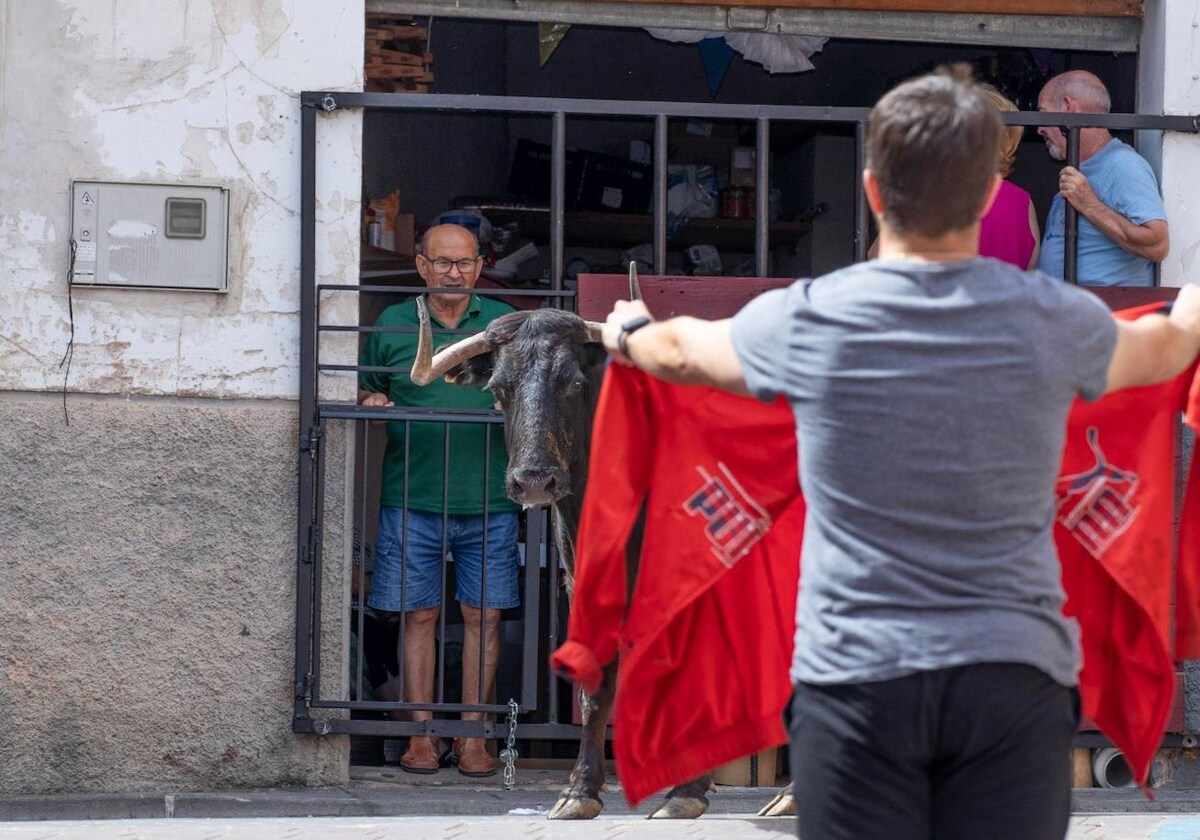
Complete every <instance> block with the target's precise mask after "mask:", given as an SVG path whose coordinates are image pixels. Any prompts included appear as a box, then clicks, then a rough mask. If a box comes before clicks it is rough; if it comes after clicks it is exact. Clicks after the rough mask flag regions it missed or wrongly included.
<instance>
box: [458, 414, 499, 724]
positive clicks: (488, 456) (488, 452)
mask: <svg viewBox="0 0 1200 840" xmlns="http://www.w3.org/2000/svg"><path fill="white" fill-rule="evenodd" d="M446 437H447V438H449V437H450V435H449V429H447V435H446ZM491 478H492V430H491V428H490V427H488V426H484V427H483V563H482V567H483V568H482V571H481V574H480V575H479V667H478V671H479V673H478V675H477V682H476V688H475V697H476V698H477V699H478V700H479V702H481V703H482V702H485V701H486V700H488V699H489V698H488V697H485V696H484V693H483V685H484V680H483V675H484V673H485V671H486V670H487V668H486V665H487V652H488V651H487V626H488V622H487V618H488V596H487V592H488V588H487V579H488V556H489V554H490V551H489V549H490V548H491V539H490V538H491V532H490V531H489V530H488V521H489V519H490V515H491V506H490V505H489V504H488V500H489V498H490V496H489V491H490V489H491V488H489V487H488V482H489V481H490V480H491ZM497 629H499V628H497ZM466 641H467V640H466V625H464V630H463V650H466V649H467V645H466ZM500 647H501V645H499V644H497V650H496V667H497V670H498V669H499V667H500V665H499V660H500ZM466 684H467V672H466V669H465V668H464V669H463V685H464V686H465V685H466Z"/></svg>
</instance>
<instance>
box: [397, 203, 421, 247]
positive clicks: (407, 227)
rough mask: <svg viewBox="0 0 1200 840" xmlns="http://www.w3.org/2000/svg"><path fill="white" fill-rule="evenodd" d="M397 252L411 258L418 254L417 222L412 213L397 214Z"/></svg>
mask: <svg viewBox="0 0 1200 840" xmlns="http://www.w3.org/2000/svg"><path fill="white" fill-rule="evenodd" d="M395 226H396V241H395V251H396V253H398V254H404V255H406V256H409V257H411V256H412V255H413V254H415V253H417V248H416V244H417V243H416V221H415V217H414V216H413V214H412V213H397V214H396V216H395Z"/></svg>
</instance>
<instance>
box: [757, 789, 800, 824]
mask: <svg viewBox="0 0 1200 840" xmlns="http://www.w3.org/2000/svg"><path fill="white" fill-rule="evenodd" d="M758 816H760V817H794V816H796V797H795V796H793V795H792V786H791V785H788V786H787V787H785V788H784V789H783V790H781V791H779V793H777V794H775V798H774V799H772V800H771V801H770V802H768V803H767V804H766V805H764V806H763V808H762V810H761V811H759V812H758Z"/></svg>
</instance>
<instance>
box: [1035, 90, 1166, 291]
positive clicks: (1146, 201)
mask: <svg viewBox="0 0 1200 840" xmlns="http://www.w3.org/2000/svg"><path fill="white" fill-rule="evenodd" d="M1110 107H1111V104H1110V101H1109V96H1108V90H1107V89H1106V88H1105V87H1104V83H1103V82H1101V81H1100V79H1098V78H1097V77H1096V76H1094V75H1093V74H1091V73H1088V72H1087V71H1085V70H1072V71H1070V72H1068V73H1063V74H1061V75H1058V76H1055V77H1054V78H1052V79H1051V80H1050V81H1048V82H1047V83H1046V85H1045V87H1043V88H1042V92H1041V95H1039V96H1038V110H1039V111H1044V112H1046V113H1052V114H1055V113H1071V114H1107V113H1108V111H1109V108H1110ZM1038 134H1040V135H1041V137H1042V139H1043V140H1045V142H1046V146H1047V148H1048V149H1049V151H1050V157H1052V158H1054V159H1055V160H1066V158H1067V139H1066V137H1065V136H1064V135H1063V132H1062V131H1061V130H1060V129H1059V128H1056V127H1053V126H1042V127H1041V128H1039V129H1038ZM1064 201H1069V202H1070V203H1071V206H1072V207H1074V208H1075V209H1076V210H1078V211H1079V238H1078V244H1079V251H1078V254H1079V261H1078V279H1079V282H1080V283H1081V284H1083V285H1088V286H1152V285H1154V263H1157V262H1161V261H1162V260H1163V258H1164V257H1166V255H1167V248H1168V245H1169V235H1168V230H1167V214H1166V210H1165V209H1164V208H1163V201H1162V196H1161V194H1160V193H1159V190H1158V182H1157V181H1156V180H1155V178H1154V172H1153V170H1151V169H1150V164H1148V163H1147V162H1146V161H1145V159H1143V158H1142V157H1141V155H1139V154H1138V153H1137V152H1136V151H1134V149H1133V148H1132V147H1130V146H1129V145H1127V144H1125V143H1122V142H1121V141H1120V140H1118V139H1116V138H1115V137H1113V136H1112V135H1111V134H1110V133H1109V132H1108V130H1107V129H1104V128H1084V129H1081V131H1080V136H1079V168H1078V169H1076V168H1075V167H1073V166H1065V167H1063V170H1062V172H1061V174H1060V175H1059V180H1058V194H1057V195H1055V196H1054V200H1053V201H1052V202H1051V204H1050V214H1049V216H1048V217H1047V219H1046V232H1045V235H1044V236H1043V237H1042V249H1041V257H1040V259H1039V261H1038V268H1040V269H1041V270H1042V271H1044V272H1046V273H1047V274H1049V275H1051V276H1052V277H1062V276H1063V253H1064V250H1063V243H1064V222H1065V219H1066V204H1065V203H1064Z"/></svg>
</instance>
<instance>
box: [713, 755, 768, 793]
mask: <svg viewBox="0 0 1200 840" xmlns="http://www.w3.org/2000/svg"><path fill="white" fill-rule="evenodd" d="M779 750H780V748H779V747H771V748H770V749H767V750H763V751H762V752H760V753H758V754H757V755H744V756H742V757H741V758H739V759H737V760H735V761H731V762H729V763H728V764H722V765H721V766H720V767H718V768H717V769H716V770H714V771H713V783H714V784H718V785H735V786H737V787H772V786H774V784H775V777H776V776H777V775H778V772H777V771H778V767H779V764H778V759H779Z"/></svg>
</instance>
